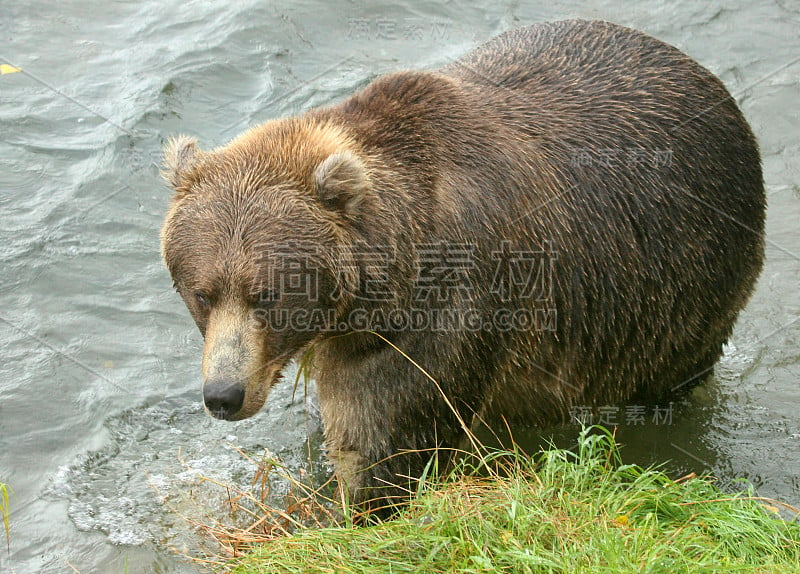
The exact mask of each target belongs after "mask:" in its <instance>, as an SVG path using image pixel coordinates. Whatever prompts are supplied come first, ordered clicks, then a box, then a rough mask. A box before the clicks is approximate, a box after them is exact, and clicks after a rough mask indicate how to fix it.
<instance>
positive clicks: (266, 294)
mask: <svg viewBox="0 0 800 574" xmlns="http://www.w3.org/2000/svg"><path fill="white" fill-rule="evenodd" d="M279 298H280V296H279V295H278V292H277V291H276V290H275V289H263V290H262V291H260V292H259V293H258V295H257V296H256V300H255V306H256V307H261V308H264V307H271V306H272V305H274V304H275V302H276V301H277V300H278V299H279Z"/></svg>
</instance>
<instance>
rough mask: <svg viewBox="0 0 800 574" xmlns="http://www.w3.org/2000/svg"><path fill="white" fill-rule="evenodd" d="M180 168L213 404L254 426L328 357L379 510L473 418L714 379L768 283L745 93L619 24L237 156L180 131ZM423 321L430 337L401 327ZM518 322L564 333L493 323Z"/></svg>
mask: <svg viewBox="0 0 800 574" xmlns="http://www.w3.org/2000/svg"><path fill="white" fill-rule="evenodd" d="M165 165H166V169H165V176H166V178H167V180H168V181H169V182H170V183H171V185H172V186H173V187H174V189H175V190H176V193H175V197H174V199H173V202H172V205H171V208H170V211H169V213H168V215H167V218H166V222H165V224H164V228H163V231H162V248H163V254H164V258H165V261H166V263H167V266H168V267H169V270H170V272H171V274H172V277H173V279H174V282H175V286H176V288H177V290H178V292H179V293H180V294H181V296H182V297H183V298H184V300H185V301H186V304H187V306H188V307H189V310H190V312H191V313H192V315H193V317H194V319H195V321H196V322H197V324H198V326H199V328H200V330H201V331H202V332H203V335H204V338H205V347H204V352H203V381H204V397H205V402H206V406H207V407H208V409H209V411H210V412H211V413H212V414H214V415H215V416H218V417H220V418H226V419H230V420H236V419H240V418H245V417H247V416H251V415H252V414H254V413H255V412H257V411H258V409H259V408H260V407H261V406H262V405H263V403H264V400H265V399H266V395H267V391H268V390H269V387H270V386H271V385H272V384H273V383H274V382H275V381H276V380H277V379H278V378H279V377H280V372H281V370H282V369H283V368H284V367H285V366H286V365H287V364H288V362H289V361H290V360H291V359H292V358H293V357H295V356H297V354H298V353H300V352H302V351H304V350H305V349H308V348H309V347H311V348H313V357H314V359H313V369H314V370H313V373H314V375H315V378H316V381H317V388H318V393H319V401H320V408H321V413H322V418H323V424H324V427H325V433H326V440H327V447H328V451H329V456H330V458H331V459H332V460H333V462H334V463H335V466H336V471H337V475H338V478H339V481H340V483H341V484H343V485H346V488H347V489H348V490H349V493H350V495H351V496H352V499H353V500H354V501H355V502H358V503H362V504H364V505H365V506H366V507H368V508H369V507H372V508H379V507H381V506H383V505H385V504H387V503H389V502H390V501H391V500H392V499H393V497H400V498H402V497H404V496H405V495H404V490H403V489H404V488H405V487H407V486H408V480H409V479H408V478H407V477H415V476H419V475H420V473H421V472H422V471H423V469H424V466H425V464H426V463H427V462H428V461H429V459H430V457H431V456H432V452H433V450H432V449H436V448H441V449H447V448H452V447H457V446H459V445H461V444H462V440H463V438H464V428H463V427H462V423H461V422H460V420H461V421H464V422H465V424H466V425H470V424H472V423H473V421H475V420H478V419H480V418H487V419H489V420H492V419H495V418H496V417H498V416H503V417H505V418H506V419H507V420H512V421H522V422H523V423H525V424H530V425H541V424H547V423H552V422H556V421H560V420H563V419H565V418H566V417H567V415H568V414H569V412H570V408H573V407H575V406H576V405H582V406H600V405H619V404H622V403H623V402H624V401H626V400H628V399H630V398H631V397H633V396H641V395H649V396H659V395H660V394H663V393H665V392H669V391H671V390H674V389H677V388H680V387H683V386H686V385H688V384H690V383H692V382H694V381H695V380H697V379H699V378H701V377H702V376H703V375H704V374H706V373H708V372H709V371H710V370H711V369H712V368H713V365H714V363H715V362H716V361H717V359H718V358H719V357H720V355H721V352H722V345H723V344H724V343H725V341H726V340H727V339H728V337H729V336H730V334H731V331H732V328H733V325H734V323H735V320H736V317H737V315H738V313H739V311H740V310H741V309H742V308H743V307H744V305H745V303H746V302H747V300H748V298H749V296H750V294H751V292H752V290H753V287H754V284H755V282H756V279H757V277H758V274H759V272H760V270H761V267H762V260H763V251H764V217H765V197H764V191H763V183H762V174H761V166H760V159H759V152H758V148H757V144H756V142H755V139H754V137H753V134H752V132H751V130H750V128H749V127H748V125H747V123H746V121H745V120H744V118H743V116H742V114H741V112H740V111H739V109H738V108H737V106H736V103H735V102H734V100H733V98H732V97H731V96H730V94H729V93H728V92H727V90H726V89H725V87H724V86H723V85H722V83H721V82H720V81H719V80H718V79H717V78H716V77H715V76H714V75H712V74H711V73H710V72H708V71H707V70H705V69H704V68H702V67H701V66H700V65H698V64H697V63H696V62H694V61H693V60H692V59H690V58H689V57H687V56H686V55H684V54H682V53H681V52H679V51H678V50H676V49H675V48H673V47H671V46H668V45H666V44H664V43H662V42H660V41H658V40H656V39H654V38H651V37H649V36H647V35H645V34H642V33H640V32H637V31H634V30H631V29H627V28H623V27H620V26H617V25H613V24H610V23H606V22H595V21H578V20H574V21H563V22H555V23H544V24H536V25H533V26H529V27H526V28H522V29H518V30H513V31H510V32H507V33H504V34H502V35H500V36H498V37H497V38H495V39H493V40H491V41H489V42H487V43H486V44H484V45H482V46H480V47H478V48H477V49H475V50H474V51H472V52H470V53H468V54H467V55H465V56H464V57H462V58H461V59H459V60H457V61H454V62H453V63H451V64H449V65H447V66H445V67H443V68H441V69H439V70H435V71H404V72H398V73H394V74H389V75H386V76H383V77H380V78H378V79H376V80H375V81H374V82H372V83H371V84H370V85H369V86H367V87H366V88H365V89H363V90H361V91H360V92H358V93H356V94H355V95H353V96H352V97H350V98H349V99H347V100H345V101H343V102H341V103H339V104H336V105H332V106H330V107H326V108H321V109H314V110H311V111H308V112H307V113H305V114H303V115H301V116H299V117H294V118H287V119H280V120H274V121H269V122H267V123H265V124H263V125H261V126H258V127H255V128H253V129H251V130H249V131H248V132H246V133H244V134H243V135H241V136H240V137H238V138H236V139H234V140H233V141H232V142H231V143H229V144H228V145H226V146H224V147H221V148H218V149H216V150H212V151H201V150H200V149H198V147H197V145H196V142H195V141H194V140H192V139H190V138H185V137H182V138H178V139H175V140H173V141H172V142H170V144H169V145H168V146H167V149H166V153H165ZM437 265H438V267H437ZM520 265H522V266H523V267H520ZM525 265H527V266H528V267H527V268H526V267H525ZM442 266H444V271H443V270H442ZM434 269H435V270H434ZM504 269H505V271H506V272H505V275H504V274H503V273H502V272H503V270H504ZM526 269H527V271H526ZM526 272H527V273H528V275H527V276H526ZM533 272H535V273H536V278H537V279H536V280H537V281H539V284H538V285H539V287H538V288H537V289H535V290H534V292H527V291H526V289H528V290H529V288H530V287H531V286H530V285H529V283H530V280H531V277H532V273H533ZM498 274H500V279H499V280H498ZM542 274H543V275H542ZM298 282H299V283H298ZM304 282H305V283H304ZM298 284H299V285H301V287H302V286H305V291H303V289H302V288H300V289H298V288H297V285H298ZM412 310H413V311H415V312H417V313H420V312H421V313H422V314H423V315H422V318H423V319H425V320H427V321H429V323H428V324H426V325H424V326H423V327H419V328H415V327H414V326H409V325H408V324H406V325H404V326H400V327H397V326H395V327H393V326H392V324H390V323H388V322H387V321H386V317H387V315H388V314H390V313H391V312H404V311H405V312H410V311H412ZM281 313H284V315H281ZM470 313H473V314H474V315H471V316H473V317H475V316H477V317H478V319H479V322H478V324H477V326H476V324H475V323H469V325H464V324H458V325H456V326H455V327H453V326H452V325H451V326H450V328H442V329H437V328H434V325H433V323H432V322H430V320H431V317H433V316H437V317H439V316H440V315H442V316H445V317H453V316H457V317H466V316H470V315H469V314H470ZM514 313H519V314H520V317H531V316H532V317H538V318H541V319H542V320H541V322H537V321H533V322H530V321H528V322H527V323H526V322H524V321H523V323H522V324H520V325H514V324H513V321H512V324H511V325H509V324H503V325H500V324H497V323H496V322H495V320H496V319H497V318H498V317H500V316H501V315H502V316H505V317H506V318H508V316H509V315H510V316H512V317H514V316H515V315H514ZM526 313H529V314H526ZM292 314H294V315H292ZM279 316H293V317H295V318H296V317H301V318H303V319H302V321H300V322H299V323H298V322H295V323H294V324H292V325H291V327H290V328H286V326H285V325H284V326H281V328H277V327H276V322H275V321H276V317H279ZM354 316H357V317H360V318H361V320H360V321H359V324H358V325H355V324H353V322H352V318H353V317H354ZM401 316H402V313H401ZM417 316H418V317H419V315H417ZM314 317H316V319H313V318H314ZM320 317H324V318H325V320H324V321H322V322H320V321H319V320H318V319H319V318H320ZM481 320H483V322H480V321H481ZM303 321H305V322H303ZM376 333H378V334H376ZM379 335H380V336H379ZM390 343H391V344H390ZM398 349H399V350H400V351H402V353H401V352H398ZM409 359H413V362H412V361H410V360H409ZM423 369H424V372H423ZM433 381H435V383H434V382H433ZM454 410H455V411H457V413H458V415H457V414H456V412H454ZM459 417H460V420H459ZM394 485H397V486H394ZM370 500H373V502H372V503H368V501H370Z"/></svg>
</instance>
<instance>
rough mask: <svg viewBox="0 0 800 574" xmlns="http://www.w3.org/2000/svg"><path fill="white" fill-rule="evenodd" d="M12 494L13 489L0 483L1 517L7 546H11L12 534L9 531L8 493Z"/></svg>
mask: <svg viewBox="0 0 800 574" xmlns="http://www.w3.org/2000/svg"><path fill="white" fill-rule="evenodd" d="M9 492H11V489H10V488H9V487H8V485H7V484H5V483H3V482H0V516H2V517H3V529H4V530H5V532H6V546H10V545H11V532H10V530H9V525H8V519H9V505H8V493H9Z"/></svg>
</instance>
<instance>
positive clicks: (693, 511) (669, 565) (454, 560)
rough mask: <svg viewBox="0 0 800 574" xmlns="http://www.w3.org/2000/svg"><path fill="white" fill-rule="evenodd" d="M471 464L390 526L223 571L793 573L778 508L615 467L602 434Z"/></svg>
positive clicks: (306, 542) (314, 536) (608, 439)
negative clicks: (572, 445)
mask: <svg viewBox="0 0 800 574" xmlns="http://www.w3.org/2000/svg"><path fill="white" fill-rule="evenodd" d="M590 430H591V432H590ZM479 466H480V467H481V468H480V469H478V471H475V469H469V468H466V467H465V468H460V469H459V470H458V471H457V472H455V473H453V475H452V476H451V477H449V478H446V479H442V480H433V481H428V482H426V483H423V484H422V485H421V487H420V490H421V491H422V492H421V494H420V496H419V497H418V498H417V499H415V500H414V501H412V503H411V505H410V506H409V507H408V508H407V509H406V510H404V511H403V512H402V513H401V515H400V516H399V517H398V518H397V519H395V520H392V521H387V522H385V523H383V524H377V525H372V526H365V527H353V526H341V527H329V528H313V529H312V528H309V529H300V530H298V531H296V532H295V533H294V534H292V535H290V536H284V537H279V538H276V539H274V540H271V541H269V542H266V543H264V544H263V545H261V546H260V547H258V548H257V549H256V550H255V551H254V552H253V553H251V554H249V555H247V556H246V557H244V558H240V559H236V560H235V561H234V562H232V563H230V564H229V567H230V568H233V570H232V571H233V572H235V573H236V574H255V573H266V572H276V573H281V574H288V573H294V572H297V573H300V572H302V573H304V574H309V573H317V572H318V573H322V572H329V573H334V572H335V573H337V574H339V573H342V574H350V573H352V574H356V573H359V574H360V573H364V574H367V573H369V574H376V573H386V574H389V573H392V574H399V573H407V572H425V573H438V572H474V573H478V572H509V573H511V572H513V573H545V572H546V573H564V574H567V573H569V574H571V573H575V572H577V573H581V572H585V573H589V572H591V573H609V574H611V573H614V574H618V573H626V572H637V573H651V574H656V573H664V574H678V573H683V572H685V573H692V574H696V573H704V572H709V573H711V572H714V573H718V572H758V573H768V572H769V573H781V574H786V573H792V572H798V573H800V525H798V524H797V523H795V522H786V521H784V520H782V519H781V518H780V516H779V515H778V514H777V509H776V508H775V507H774V506H775V505H776V504H778V503H775V502H773V501H764V500H763V499H759V498H758V497H754V496H752V495H751V494H750V493H739V494H734V495H731V494H728V493H724V492H722V491H720V490H719V489H717V488H716V487H715V486H714V485H713V483H712V482H711V481H710V480H709V479H705V478H698V477H695V476H689V477H685V478H683V479H680V480H677V481H675V480H671V479H670V478H669V477H668V476H666V475H665V474H664V473H662V472H660V471H658V470H656V469H642V468H641V467H638V466H634V465H624V464H622V463H621V461H620V458H619V451H618V450H617V447H616V445H615V444H614V439H613V436H611V435H610V434H609V433H608V432H607V431H603V430H598V429H587V430H585V431H584V432H583V433H581V436H580V439H579V444H578V449H577V452H572V451H569V450H560V449H555V448H552V449H550V450H547V451H545V452H542V453H540V454H539V455H537V456H536V457H534V458H533V459H531V458H529V457H525V456H523V455H521V454H519V453H515V452H496V453H493V454H490V455H487V456H486V457H485V458H484V459H483V460H482V461H481V462H480V465H479ZM498 469H500V470H501V471H500V472H498Z"/></svg>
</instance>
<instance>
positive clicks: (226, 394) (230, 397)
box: [203, 381, 244, 420]
mask: <svg viewBox="0 0 800 574" xmlns="http://www.w3.org/2000/svg"><path fill="white" fill-rule="evenodd" d="M203 402H204V403H205V404H206V408H207V409H208V410H209V412H210V413H211V414H212V415H213V416H215V417H216V418H218V419H224V420H231V419H232V418H233V417H234V415H235V414H236V413H238V412H239V409H241V408H242V403H244V388H243V387H242V386H240V385H237V384H236V383H231V382H228V381H219V382H216V381H208V382H206V384H205V385H203Z"/></svg>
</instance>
